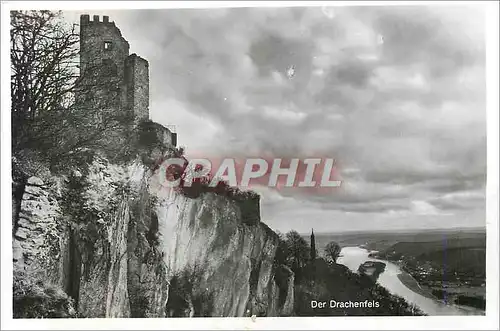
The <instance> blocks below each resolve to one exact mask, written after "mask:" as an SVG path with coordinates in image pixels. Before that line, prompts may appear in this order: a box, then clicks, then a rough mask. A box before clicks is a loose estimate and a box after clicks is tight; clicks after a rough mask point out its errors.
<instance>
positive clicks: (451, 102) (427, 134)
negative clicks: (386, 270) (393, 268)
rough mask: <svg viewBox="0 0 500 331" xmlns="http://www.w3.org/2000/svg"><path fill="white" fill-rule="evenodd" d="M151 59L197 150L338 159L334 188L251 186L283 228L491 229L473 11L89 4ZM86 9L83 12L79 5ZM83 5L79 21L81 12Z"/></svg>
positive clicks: (163, 112)
mask: <svg viewBox="0 0 500 331" xmlns="http://www.w3.org/2000/svg"><path fill="white" fill-rule="evenodd" d="M87 13H89V14H91V15H92V14H100V15H106V14H107V15H109V16H110V20H114V21H115V23H116V24H117V26H118V27H119V28H120V29H121V31H122V34H123V36H124V37H125V38H126V39H127V40H128V41H129V43H130V46H131V52H136V53H137V54H138V55H140V56H142V57H144V58H146V59H147V60H148V61H149V63H150V66H149V67H150V91H151V92H150V93H151V100H150V116H151V118H152V119H153V120H155V121H157V122H159V123H162V124H165V125H175V126H176V128H177V132H178V141H179V144H180V145H183V146H186V149H187V153H188V155H189V154H190V153H198V154H200V153H201V154H203V155H206V156H207V157H214V158H216V157H219V156H232V155H238V156H245V155H248V156H259V155H275V156H289V157H293V156H296V157H302V156H304V155H321V156H324V157H333V158H335V159H336V160H337V162H338V165H339V171H340V176H341V178H342V181H343V185H342V188H341V189H338V190H336V191H335V192H330V193H328V194H325V193H324V192H318V193H312V192H310V191H308V192H304V191H301V189H300V188H295V189H289V190H286V191H285V190H280V191H275V190H272V189H269V188H265V187H255V188H254V189H255V190H257V191H259V192H260V193H261V195H262V200H261V206H262V207H261V209H262V210H261V214H262V220H263V221H264V222H265V223H267V224H268V225H269V226H270V227H271V228H273V229H276V230H279V231H282V232H286V231H288V230H290V229H296V230H298V231H300V232H307V231H310V229H311V228H312V227H314V229H315V230H316V231H317V232H322V231H329V232H330V231H331V232H339V231H350V230H372V229H377V230H383V229H397V228H401V229H411V228H429V227H432V228H443V227H455V226H484V225H485V174H486V128H485V125H486V124H485V122H486V113H485V44H484V33H483V32H484V31H483V29H484V28H483V24H484V18H483V17H482V14H481V12H480V11H478V10H477V9H475V8H470V7H461V8H460V7H451V6H439V7H436V6H433V7H424V6H419V7H413V6H412V7H408V6H398V7H396V6H388V7H329V8H325V7H309V8H265V9H264V8H253V9H205V10H203V9H194V10H193V9H184V10H183V9H166V10H154V11H153V10H141V11H138V10H129V11H100V12H95V11H87ZM78 14H79V13H78ZM78 14H75V15H74V17H75V20H78V19H77V17H78Z"/></svg>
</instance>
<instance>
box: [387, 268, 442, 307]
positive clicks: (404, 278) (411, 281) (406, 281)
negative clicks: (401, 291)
mask: <svg viewBox="0 0 500 331" xmlns="http://www.w3.org/2000/svg"><path fill="white" fill-rule="evenodd" d="M397 277H398V279H399V280H400V281H401V283H403V285H404V286H406V287H407V288H409V289H410V290H412V291H413V292H415V293H418V294H420V295H422V296H424V297H426V298H429V299H432V300H438V298H436V297H435V296H434V295H432V293H431V292H430V291H429V290H426V289H424V288H422V287H421V286H420V284H419V283H418V282H417V280H416V279H415V278H413V276H412V275H410V274H409V273H407V272H404V271H403V272H402V273H400V274H398V275H397Z"/></svg>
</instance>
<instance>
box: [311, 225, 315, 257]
mask: <svg viewBox="0 0 500 331" xmlns="http://www.w3.org/2000/svg"><path fill="white" fill-rule="evenodd" d="M310 257H311V260H312V261H314V260H316V239H315V238H314V229H311V255H310Z"/></svg>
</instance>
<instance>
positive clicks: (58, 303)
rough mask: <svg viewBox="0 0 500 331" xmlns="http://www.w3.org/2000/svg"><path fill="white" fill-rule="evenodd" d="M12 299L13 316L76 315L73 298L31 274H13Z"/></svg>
mask: <svg viewBox="0 0 500 331" xmlns="http://www.w3.org/2000/svg"><path fill="white" fill-rule="evenodd" d="M13 301H14V302H13V304H14V309H13V310H14V311H13V313H14V318H71V317H77V316H76V311H75V308H74V304H73V300H72V299H71V298H70V297H69V296H68V295H67V294H66V293H64V291H63V290H62V289H60V288H59V287H58V286H56V285H54V284H49V283H46V282H44V281H42V280H41V279H37V278H35V277H34V276H33V275H27V274H24V273H20V272H16V273H15V274H14V283H13Z"/></svg>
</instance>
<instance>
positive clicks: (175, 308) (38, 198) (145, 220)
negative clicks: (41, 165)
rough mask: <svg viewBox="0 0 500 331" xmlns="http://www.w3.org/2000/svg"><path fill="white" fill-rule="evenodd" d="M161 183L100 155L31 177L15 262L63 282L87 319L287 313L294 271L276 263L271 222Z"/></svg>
mask: <svg viewBox="0 0 500 331" xmlns="http://www.w3.org/2000/svg"><path fill="white" fill-rule="evenodd" d="M158 183H160V180H159V174H158V173H155V174H151V173H150V172H149V171H148V170H147V169H146V168H145V167H144V166H143V165H142V164H141V163H140V162H137V161H136V162H134V163H131V164H128V165H127V166H117V165H113V164H110V163H109V162H107V161H106V160H105V159H97V160H94V161H93V163H92V165H91V167H90V169H89V170H88V171H86V172H85V173H79V172H76V173H75V174H74V175H72V176H69V177H66V178H45V179H44V180H41V179H39V178H30V179H29V180H28V185H27V187H26V192H25V193H24V195H23V199H22V203H21V208H20V209H21V210H20V219H19V222H18V226H16V228H15V233H14V242H13V243H14V244H13V245H14V266H15V270H27V271H33V272H35V271H36V272H37V273H39V274H41V275H43V277H45V279H47V280H48V281H49V282H51V283H53V284H57V285H59V286H61V287H62V288H63V289H64V290H65V291H66V292H67V293H68V294H69V295H71V296H72V297H73V298H74V299H75V301H76V305H77V308H78V312H79V314H80V316H85V317H164V316H251V315H254V314H255V315H258V316H279V315H289V314H291V312H292V307H293V273H291V272H290V271H289V270H288V269H286V267H283V266H277V265H275V263H274V255H275V252H276V248H277V244H278V240H277V235H276V234H275V233H274V232H273V231H272V230H271V229H269V228H268V227H267V226H266V225H265V224H263V223H261V222H260V221H259V220H257V221H256V220H255V215H247V214H248V213H247V212H246V211H244V210H243V211H242V208H241V206H242V204H241V202H236V201H234V200H231V199H230V198H228V197H225V196H220V195H217V194H215V193H203V194H201V195H200V196H199V197H197V198H188V197H186V196H184V195H183V194H180V193H178V192H176V191H174V190H173V189H165V188H163V187H162V186H161V185H159V184H158ZM248 217H252V218H253V219H252V220H251V221H247V220H246V218H248ZM277 274H279V275H280V279H277V276H276V275H277ZM283 275H285V276H283Z"/></svg>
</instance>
